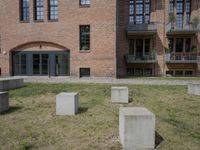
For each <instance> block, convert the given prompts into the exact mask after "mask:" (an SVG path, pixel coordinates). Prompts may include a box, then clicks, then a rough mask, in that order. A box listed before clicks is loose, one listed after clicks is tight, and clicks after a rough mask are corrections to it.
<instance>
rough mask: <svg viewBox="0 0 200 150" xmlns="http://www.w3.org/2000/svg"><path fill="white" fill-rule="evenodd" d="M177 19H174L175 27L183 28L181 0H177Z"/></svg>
mask: <svg viewBox="0 0 200 150" xmlns="http://www.w3.org/2000/svg"><path fill="white" fill-rule="evenodd" d="M176 11H177V19H176V26H177V28H182V27H183V0H177V6H176Z"/></svg>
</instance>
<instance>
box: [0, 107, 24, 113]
mask: <svg viewBox="0 0 200 150" xmlns="http://www.w3.org/2000/svg"><path fill="white" fill-rule="evenodd" d="M20 109H22V107H19V106H11V107H9V110H7V111H5V112H2V113H0V115H7V114H11V113H13V112H15V111H18V110H20Z"/></svg>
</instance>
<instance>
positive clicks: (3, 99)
mask: <svg viewBox="0 0 200 150" xmlns="http://www.w3.org/2000/svg"><path fill="white" fill-rule="evenodd" d="M8 110H9V96H8V92H0V113H2V112H5V111H8Z"/></svg>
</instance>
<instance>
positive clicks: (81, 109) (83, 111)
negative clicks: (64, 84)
mask: <svg viewBox="0 0 200 150" xmlns="http://www.w3.org/2000/svg"><path fill="white" fill-rule="evenodd" d="M87 111H88V107H79V109H78V113H79V114H82V113H86V112H87Z"/></svg>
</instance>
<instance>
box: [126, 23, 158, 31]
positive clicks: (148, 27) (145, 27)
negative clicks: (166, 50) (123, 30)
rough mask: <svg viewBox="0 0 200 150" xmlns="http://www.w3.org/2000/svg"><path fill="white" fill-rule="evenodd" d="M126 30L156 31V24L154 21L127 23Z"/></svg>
mask: <svg viewBox="0 0 200 150" xmlns="http://www.w3.org/2000/svg"><path fill="white" fill-rule="evenodd" d="M128 31H157V25H156V23H154V22H151V23H142V24H134V23H129V26H128Z"/></svg>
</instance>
